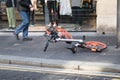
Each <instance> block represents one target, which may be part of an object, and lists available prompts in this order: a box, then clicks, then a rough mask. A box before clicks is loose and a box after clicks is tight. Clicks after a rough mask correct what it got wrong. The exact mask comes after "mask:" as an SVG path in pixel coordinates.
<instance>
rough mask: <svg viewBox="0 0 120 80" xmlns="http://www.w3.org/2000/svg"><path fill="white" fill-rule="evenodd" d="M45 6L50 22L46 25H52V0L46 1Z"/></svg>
mask: <svg viewBox="0 0 120 80" xmlns="http://www.w3.org/2000/svg"><path fill="white" fill-rule="evenodd" d="M47 7H48V12H49V21H50V23H49V25H48V26H51V25H52V22H53V20H52V2H51V1H48V2H47Z"/></svg>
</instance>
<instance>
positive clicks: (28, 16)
mask: <svg viewBox="0 0 120 80" xmlns="http://www.w3.org/2000/svg"><path fill="white" fill-rule="evenodd" d="M25 21H26V24H25V27H24V28H23V38H27V37H28V27H29V24H30V12H26V16H25Z"/></svg>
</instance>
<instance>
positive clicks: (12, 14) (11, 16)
mask: <svg viewBox="0 0 120 80" xmlns="http://www.w3.org/2000/svg"><path fill="white" fill-rule="evenodd" d="M10 18H11V25H12V26H11V27H12V28H13V29H14V28H15V27H16V19H15V12H14V8H13V7H11V8H10Z"/></svg>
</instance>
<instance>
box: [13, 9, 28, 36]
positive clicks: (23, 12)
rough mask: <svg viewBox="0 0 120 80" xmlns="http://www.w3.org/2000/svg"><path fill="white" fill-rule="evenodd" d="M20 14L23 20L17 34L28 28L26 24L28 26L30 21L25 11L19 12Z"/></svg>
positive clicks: (16, 31)
mask: <svg viewBox="0 0 120 80" xmlns="http://www.w3.org/2000/svg"><path fill="white" fill-rule="evenodd" d="M19 14H20V16H21V19H22V23H21V24H20V25H19V26H18V27H17V28H16V30H15V33H16V34H19V33H20V32H21V31H23V29H24V28H25V27H26V24H28V19H26V18H27V14H26V12H25V11H19Z"/></svg>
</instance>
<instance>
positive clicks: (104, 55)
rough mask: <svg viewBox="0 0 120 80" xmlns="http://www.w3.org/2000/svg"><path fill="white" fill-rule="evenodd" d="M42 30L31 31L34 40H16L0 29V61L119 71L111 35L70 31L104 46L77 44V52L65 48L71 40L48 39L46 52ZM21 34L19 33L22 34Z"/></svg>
mask: <svg viewBox="0 0 120 80" xmlns="http://www.w3.org/2000/svg"><path fill="white" fill-rule="evenodd" d="M43 34H44V33H43V32H30V36H31V37H33V41H30V42H23V41H22V40H20V41H17V40H16V39H15V38H14V36H13V34H12V33H11V32H0V63H7V64H21V65H34V66H40V67H49V68H50V67H51V68H61V69H75V70H86V71H87V70H88V71H100V72H117V73H119V72H120V49H119V48H118V49H117V48H115V45H116V37H115V36H114V35H107V34H105V35H102V34H96V33H95V32H71V34H72V35H73V37H74V38H76V39H81V38H82V36H83V35H85V36H86V41H90V40H94V41H101V42H104V43H106V44H107V46H108V47H107V49H105V50H103V52H101V53H95V52H91V51H90V50H88V49H84V48H78V51H77V53H76V54H73V53H72V51H71V50H69V49H67V47H68V46H71V45H70V44H66V43H64V42H58V43H51V44H50V45H49V47H48V49H47V51H46V52H44V51H43V50H44V47H45V43H46V38H45V37H44V36H43ZM21 35H22V34H20V36H21Z"/></svg>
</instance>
